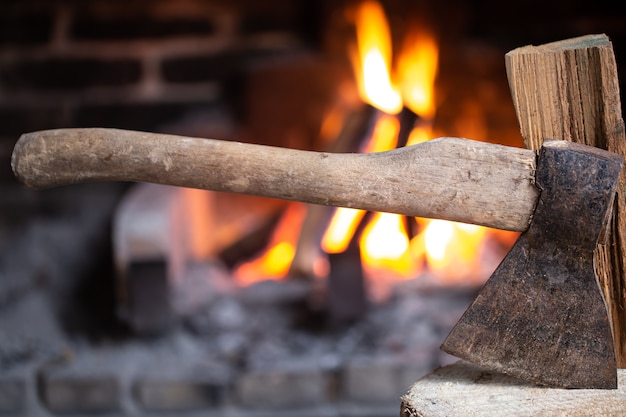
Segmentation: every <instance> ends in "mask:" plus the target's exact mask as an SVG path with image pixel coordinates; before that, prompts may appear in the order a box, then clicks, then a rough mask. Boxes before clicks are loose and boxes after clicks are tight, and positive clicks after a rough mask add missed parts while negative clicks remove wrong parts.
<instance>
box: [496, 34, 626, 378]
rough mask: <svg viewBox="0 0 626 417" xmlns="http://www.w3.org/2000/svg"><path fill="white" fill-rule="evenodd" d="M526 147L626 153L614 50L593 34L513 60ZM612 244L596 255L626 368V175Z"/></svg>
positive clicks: (523, 52) (523, 51)
mask: <svg viewBox="0 0 626 417" xmlns="http://www.w3.org/2000/svg"><path fill="white" fill-rule="evenodd" d="M505 63H506V70H507V75H508V79H509V86H510V88H511V93H512V96H513V102H514V104H515V108H516V111H517V117H518V120H519V123H520V129H521V132H522V136H523V138H524V142H525V145H526V147H527V148H529V149H539V148H540V147H541V145H542V143H543V140H544V139H546V138H549V139H561V140H568V141H572V142H577V143H582V144H585V145H590V146H595V147H598V148H602V149H606V150H609V151H611V152H615V153H618V154H620V155H623V156H624V155H626V136H625V133H624V121H623V119H622V108H621V103H620V94H619V84H618V75H617V67H616V63H615V56H614V53H613V46H612V44H611V41H610V40H609V38H608V37H607V36H606V35H604V34H600V35H588V36H582V37H578V38H573V39H566V40H563V41H559V42H554V43H549V44H545V45H541V46H525V47H522V48H518V49H515V50H513V51H511V52H509V53H507V54H506V56H505ZM607 230H608V231H609V233H608V235H609V236H608V240H607V241H606V242H601V244H599V245H598V248H597V250H596V252H595V266H596V273H597V275H598V279H599V282H600V286H601V287H602V290H603V294H604V297H605V300H606V303H607V308H608V311H609V316H610V318H611V322H612V328H613V335H614V338H615V345H616V355H617V363H618V367H620V368H625V367H626V172H622V176H621V179H620V182H619V185H618V189H617V194H616V198H615V203H614V207H613V216H612V219H611V221H610V223H609V225H608V228H607Z"/></svg>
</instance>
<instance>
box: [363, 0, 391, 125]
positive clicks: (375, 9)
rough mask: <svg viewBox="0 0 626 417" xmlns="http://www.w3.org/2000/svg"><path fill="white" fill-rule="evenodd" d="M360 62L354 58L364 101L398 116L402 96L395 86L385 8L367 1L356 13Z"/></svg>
mask: <svg viewBox="0 0 626 417" xmlns="http://www.w3.org/2000/svg"><path fill="white" fill-rule="evenodd" d="M355 23H356V41H357V51H358V58H354V57H353V63H354V67H355V75H356V79H357V85H358V88H359V93H360V95H361V98H362V99H363V100H364V101H366V102H367V103H369V104H371V105H372V106H374V107H376V108H377V109H380V110H383V111H384V112H386V113H389V114H396V113H398V112H400V110H401V109H402V96H401V95H400V92H399V90H398V89H397V87H395V86H394V85H392V82H391V75H390V74H391V70H390V69H391V35H390V33H389V27H388V24H387V20H386V18H385V12H384V10H383V8H382V6H381V5H380V4H379V3H378V2H375V1H366V2H363V3H361V4H360V5H359V6H357V9H356V12H355Z"/></svg>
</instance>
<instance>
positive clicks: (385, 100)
mask: <svg viewBox="0 0 626 417" xmlns="http://www.w3.org/2000/svg"><path fill="white" fill-rule="evenodd" d="M354 16H355V23H356V35H357V45H356V46H357V47H356V51H354V56H353V58H355V59H353V64H354V69H355V78H356V81H357V85H358V88H359V93H360V95H361V99H362V100H363V101H364V102H366V103H369V104H371V105H372V106H374V107H375V108H377V109H379V110H381V111H382V112H383V114H379V115H378V116H377V120H376V125H375V127H374V129H373V132H372V135H371V137H370V138H366V139H367V141H366V142H365V143H364V145H363V147H362V149H360V152H381V151H386V150H390V149H394V148H395V147H397V146H398V144H397V141H398V134H399V132H400V128H401V126H400V121H399V118H398V117H396V116H395V115H396V114H398V113H399V112H400V111H401V110H402V108H403V107H408V108H409V109H411V110H412V111H413V112H414V113H416V114H417V115H418V116H419V123H417V124H416V126H414V127H413V130H412V132H411V134H410V136H409V139H408V143H407V146H409V145H414V144H417V143H421V142H424V141H427V140H430V139H431V138H433V137H434V135H433V132H432V124H433V123H432V122H433V119H434V116H435V110H436V105H435V103H436V102H435V79H436V76H437V70H438V47H437V41H436V38H435V36H433V35H432V34H429V33H428V31H426V30H425V28H423V27H414V28H413V30H412V31H411V32H409V33H408V34H407V35H406V38H405V42H404V43H403V46H402V48H401V54H400V56H399V57H398V59H397V61H396V68H395V72H394V71H392V68H391V63H392V62H393V61H392V57H391V51H392V48H391V36H390V32H389V28H388V25H387V21H386V18H385V14H384V11H383V8H382V7H381V6H380V4H379V3H377V2H375V1H370V0H367V1H365V2H364V3H362V4H361V5H360V6H358V8H357V9H356V11H355V14H354ZM329 123H330V122H329ZM331 125H332V124H331ZM474 125H475V126H478V125H476V124H474ZM325 129H326V128H325ZM330 136H332V134H330ZM304 212H305V206H304V205H299V204H295V203H294V204H291V205H290V209H289V211H288V212H287V213H286V215H285V216H284V217H283V219H282V221H281V224H280V225H279V227H277V229H276V231H275V233H274V236H273V238H272V241H271V244H270V246H269V248H268V250H267V251H266V252H265V253H264V254H263V255H262V256H261V257H259V258H258V259H255V260H253V261H251V262H248V263H246V264H244V265H241V266H240V267H239V268H238V269H237V270H236V273H235V276H236V278H237V280H238V281H239V282H240V283H241V284H244V285H245V284H250V283H252V282H254V281H257V280H261V279H267V278H270V279H278V278H281V277H283V276H284V275H285V274H286V273H287V272H288V270H289V267H290V264H291V262H292V260H293V258H294V254H295V250H296V249H295V247H296V242H297V237H298V236H297V234H298V233H299V232H297V231H299V230H300V227H299V226H300V224H301V223H302V220H303V216H304ZM366 214H367V213H366V212H365V211H362V210H356V209H349V208H338V209H336V210H335V212H334V215H333V217H332V219H331V221H330V223H329V225H328V227H327V229H326V231H325V233H324V235H323V238H322V241H321V249H322V250H323V251H324V252H325V253H327V254H335V253H341V252H343V251H345V250H346V249H347V248H348V245H349V244H350V243H351V242H352V241H353V240H354V239H358V243H359V248H360V252H361V260H362V262H363V271H364V273H365V275H366V277H367V278H368V279H369V280H370V282H372V283H373V285H376V284H377V282H376V281H378V282H381V280H382V281H383V282H384V281H387V280H388V279H389V278H391V279H393V280H395V279H407V278H414V277H417V275H418V274H419V273H420V272H421V271H422V269H424V268H427V269H428V271H429V274H430V275H431V276H435V277H436V278H437V279H439V280H440V282H450V283H453V282H459V281H461V280H463V282H467V281H468V280H469V281H470V282H477V281H479V280H482V279H484V278H485V277H486V276H487V274H488V273H489V272H490V271H489V269H490V268H495V265H497V263H495V264H494V263H493V262H491V263H490V262H487V263H486V266H485V263H484V259H483V258H484V255H483V254H482V253H483V249H484V248H485V246H486V243H485V242H488V240H489V239H487V237H488V236H490V235H491V236H495V237H496V239H497V240H499V242H500V244H501V245H502V246H503V247H504V246H507V245H509V244H512V241H513V239H514V238H515V236H513V235H514V234H511V233H508V234H507V232H500V231H492V230H490V229H487V228H484V227H480V226H475V225H468V224H461V223H454V222H449V221H442V220H429V219H422V218H416V219H413V218H407V217H405V216H401V215H397V214H390V213H371V216H366ZM357 234H359V236H356V235H357ZM492 258H493V256H492ZM497 262H499V260H497Z"/></svg>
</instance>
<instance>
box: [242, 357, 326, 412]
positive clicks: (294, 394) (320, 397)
mask: <svg viewBox="0 0 626 417" xmlns="http://www.w3.org/2000/svg"><path fill="white" fill-rule="evenodd" d="M331 381H332V378H331V376H330V373H329V372H325V371H324V370H323V369H321V367H315V366H304V367H292V366H288V367H286V368H283V367H281V366H280V365H279V366H276V367H269V368H263V369H253V370H249V371H247V372H245V373H244V374H243V375H241V377H240V378H239V381H238V384H237V397H238V399H239V401H240V403H241V405H243V406H244V407H250V408H273V409H279V408H289V407H305V406H313V405H320V404H324V403H328V402H329V401H330V393H329V391H330V385H331Z"/></svg>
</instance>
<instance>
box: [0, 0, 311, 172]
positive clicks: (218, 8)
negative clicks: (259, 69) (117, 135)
mask: <svg viewBox="0 0 626 417" xmlns="http://www.w3.org/2000/svg"><path fill="white" fill-rule="evenodd" d="M317 9H318V7H317V4H316V3H315V2H293V1H288V0H272V1H271V2H256V1H247V0H241V1H231V2H229V1H221V0H217V1H216V0H184V1H176V0H154V1H142V0H136V1H135V0H133V1H105V0H95V1H88V2H80V1H39V0H25V1H4V2H2V3H1V4H0V120H2V123H0V143H1V144H2V146H1V149H2V151H1V157H2V170H1V171H2V174H3V175H2V178H6V177H7V176H9V177H10V175H7V174H9V172H7V171H8V170H7V166H8V164H7V163H6V162H7V161H8V156H9V154H10V152H11V150H12V146H13V144H14V142H15V140H16V139H17V137H18V136H19V135H20V134H21V133H24V132H27V131H33V130H39V129H49V128H58V127H93V126H103V127H119V128H127V129H138V130H150V131H177V129H178V127H177V126H178V125H179V124H180V123H181V121H182V120H184V119H190V118H191V119H192V120H205V121H206V120H212V119H215V114H219V117H220V118H221V119H224V120H226V119H229V118H237V117H240V116H241V114H240V113H241V108H242V104H241V95H242V88H241V85H242V84H243V83H244V81H245V73H246V71H248V69H249V68H250V67H251V66H252V65H258V64H262V63H267V62H272V60H276V59H281V58H285V57H294V56H298V55H301V54H303V53H307V52H310V51H313V50H315V48H316V47H317V46H318V44H319V33H318V29H317V28H319V24H318V22H317V19H318V17H319V11H318V10H317ZM178 130H182V128H180V129H178Z"/></svg>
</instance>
